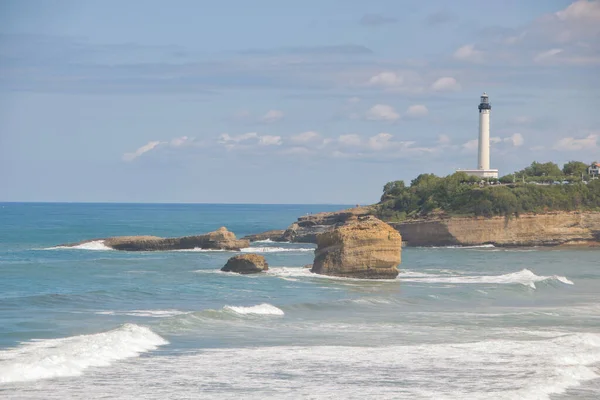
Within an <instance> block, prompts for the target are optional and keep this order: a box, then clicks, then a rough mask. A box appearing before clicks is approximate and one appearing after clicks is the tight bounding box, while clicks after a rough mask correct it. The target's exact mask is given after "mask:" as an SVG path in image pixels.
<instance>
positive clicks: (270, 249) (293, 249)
mask: <svg viewBox="0 0 600 400" xmlns="http://www.w3.org/2000/svg"><path fill="white" fill-rule="evenodd" d="M314 250H315V249H314V248H308V247H270V246H264V247H262V246H252V247H245V248H243V249H241V250H240V252H242V253H285V252H290V253H293V252H298V253H302V252H306V251H314ZM174 251H182V252H188V251H189V252H200V253H213V252H230V253H231V252H235V251H233V250H215V249H201V248H199V247H196V248H193V249H182V250H174Z"/></svg>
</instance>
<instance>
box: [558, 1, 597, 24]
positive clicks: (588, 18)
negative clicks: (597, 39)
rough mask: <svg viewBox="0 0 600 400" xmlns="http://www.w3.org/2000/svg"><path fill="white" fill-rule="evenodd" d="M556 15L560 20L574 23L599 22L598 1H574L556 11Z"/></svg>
mask: <svg viewBox="0 0 600 400" xmlns="http://www.w3.org/2000/svg"><path fill="white" fill-rule="evenodd" d="M556 17H557V18H558V19H559V20H560V21H567V22H573V23H576V24H594V25H595V24H600V2H599V1H597V0H591V1H590V0H579V1H576V2H574V3H572V4H571V5H569V6H568V7H567V8H565V9H564V10H561V11H558V12H556ZM596 27H597V26H596Z"/></svg>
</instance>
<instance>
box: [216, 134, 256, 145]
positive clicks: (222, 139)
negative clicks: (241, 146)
mask: <svg viewBox="0 0 600 400" xmlns="http://www.w3.org/2000/svg"><path fill="white" fill-rule="evenodd" d="M256 138H258V133H256V132H248V133H244V134H241V135H237V136H230V135H229V134H228V133H223V134H221V136H219V143H222V144H231V143H239V142H243V141H246V140H250V139H256Z"/></svg>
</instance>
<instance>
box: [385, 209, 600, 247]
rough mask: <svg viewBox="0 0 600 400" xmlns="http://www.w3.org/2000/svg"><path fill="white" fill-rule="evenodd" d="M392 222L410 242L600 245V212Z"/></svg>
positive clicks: (436, 243)
mask: <svg viewBox="0 0 600 400" xmlns="http://www.w3.org/2000/svg"><path fill="white" fill-rule="evenodd" d="M390 225H392V226H393V227H394V228H396V229H397V230H399V231H400V232H402V236H403V238H404V240H405V241H406V242H408V245H409V246H452V245H459V246H477V245H483V244H493V245H494V246H506V247H510V246H559V245H563V246H569V245H574V246H585V247H596V246H600V212H567V211H557V212H549V213H544V214H522V215H520V216H519V217H510V218H507V217H490V218H484V217H447V218H438V219H427V220H412V221H406V222H401V223H392V224H390Z"/></svg>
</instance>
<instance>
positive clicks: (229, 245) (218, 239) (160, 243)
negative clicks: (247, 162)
mask: <svg viewBox="0 0 600 400" xmlns="http://www.w3.org/2000/svg"><path fill="white" fill-rule="evenodd" d="M96 240H103V241H104V245H105V246H107V247H110V248H112V249H114V250H123V251H166V250H191V249H195V248H199V249H207V250H233V251H239V250H240V249H242V248H245V247H248V246H250V242H249V241H248V240H238V239H236V237H235V234H234V233H233V232H230V231H228V230H227V228H225V227H221V228H219V229H218V230H216V231H213V232H209V233H207V234H204V235H195V236H183V237H177V238H161V237H157V236H118V237H111V238H107V239H96ZM85 242H89V240H86V241H84V242H79V243H74V244H68V245H64V246H69V247H73V246H77V245H79V244H82V243H85Z"/></svg>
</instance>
